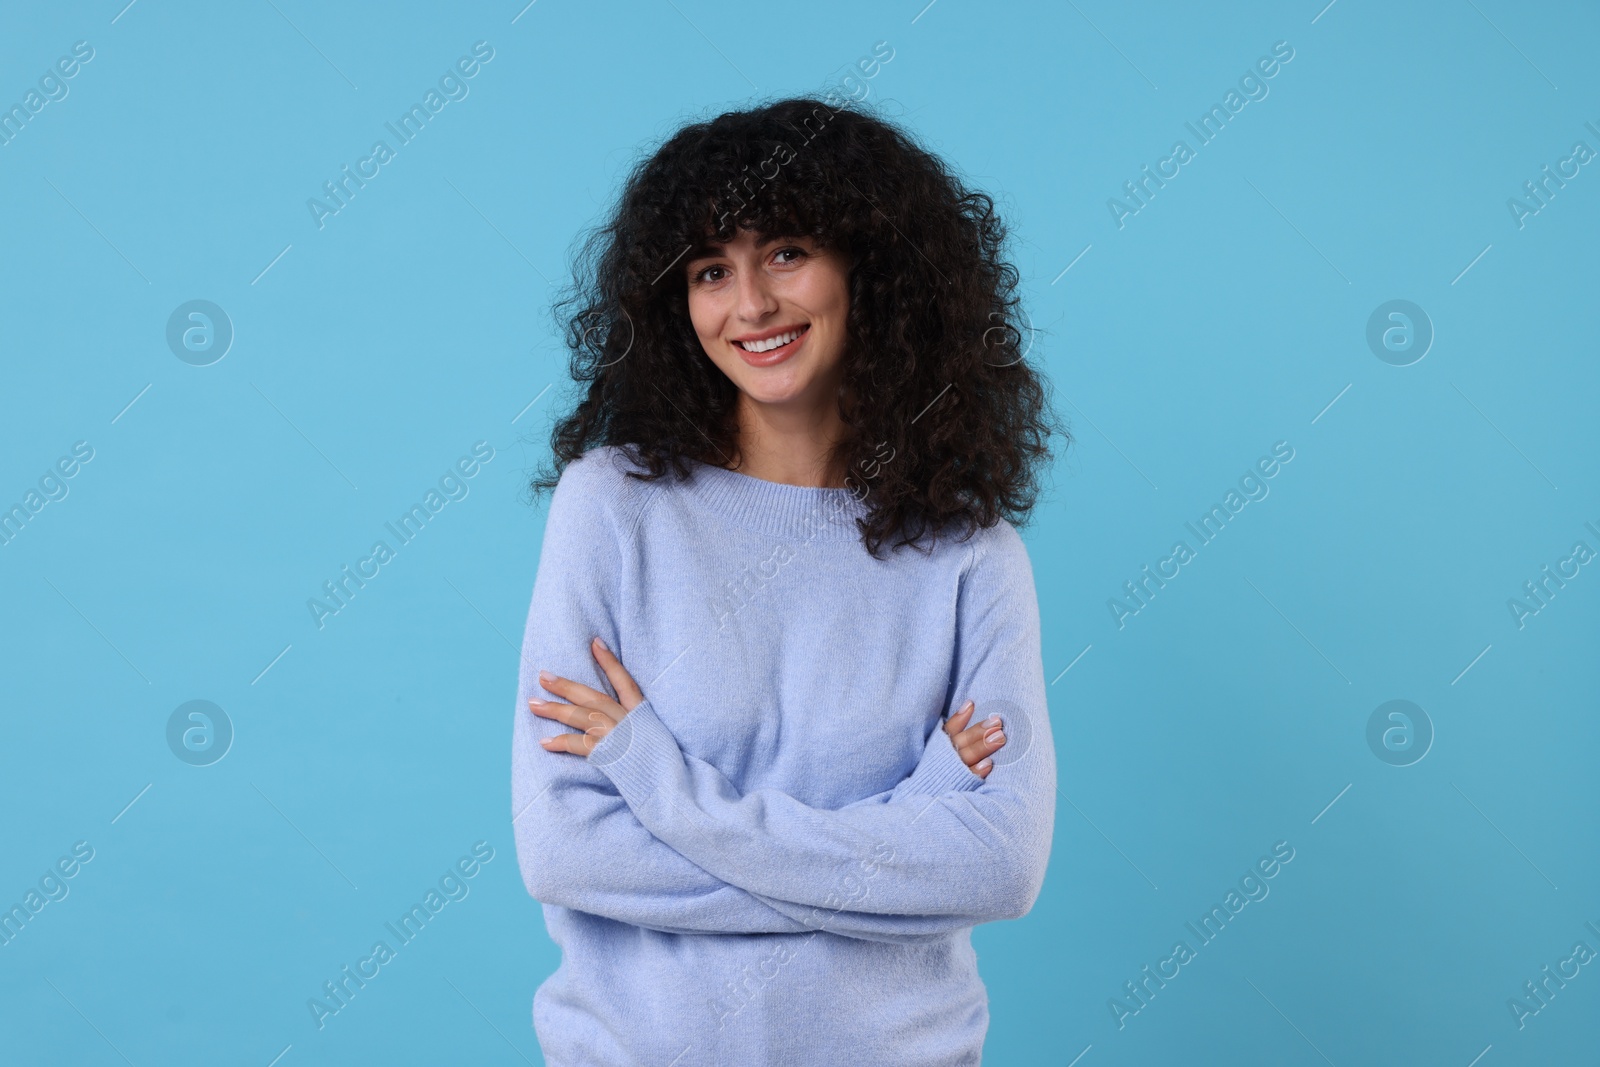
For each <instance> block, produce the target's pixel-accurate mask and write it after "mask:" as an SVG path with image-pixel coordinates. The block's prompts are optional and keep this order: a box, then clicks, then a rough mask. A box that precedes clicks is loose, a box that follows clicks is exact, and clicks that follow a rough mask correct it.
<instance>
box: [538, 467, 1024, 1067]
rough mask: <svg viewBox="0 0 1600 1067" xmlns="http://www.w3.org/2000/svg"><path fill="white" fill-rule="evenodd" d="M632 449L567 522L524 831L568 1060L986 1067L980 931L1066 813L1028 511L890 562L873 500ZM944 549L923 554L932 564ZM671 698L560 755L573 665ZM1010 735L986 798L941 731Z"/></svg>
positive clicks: (547, 579)
mask: <svg viewBox="0 0 1600 1067" xmlns="http://www.w3.org/2000/svg"><path fill="white" fill-rule="evenodd" d="M687 462H688V465H689V466H690V467H691V468H692V472H693V473H692V477H691V478H689V479H687V480H684V481H679V480H677V478H676V476H675V475H674V474H672V473H671V471H670V470H669V472H668V474H667V475H666V476H665V477H664V478H662V479H659V480H657V481H653V482H652V481H643V480H639V479H635V478H631V477H627V476H626V475H625V472H626V471H627V470H629V469H633V470H642V469H643V468H642V467H640V466H636V465H634V464H633V462H632V461H631V459H630V458H629V456H628V454H627V453H626V452H625V451H624V450H623V449H621V448H618V447H616V446H607V447H602V448H597V449H593V450H591V451H590V452H588V453H587V454H585V455H584V456H583V457H582V458H581V459H579V460H576V461H574V462H572V463H571V464H569V465H568V466H567V468H566V469H565V470H564V472H563V474H562V477H561V479H560V483H559V485H558V486H557V487H556V490H555V492H554V494H553V496H552V498H551V501H550V509H549V514H548V517H547V519H546V525H545V531H544V544H543V549H542V552H541V556H540V559H539V570H538V576H537V578H536V579H535V582H534V589H533V601H532V604H531V605H530V607H529V611H528V621H527V629H526V633H525V637H524V639H523V649H522V662H521V671H520V684H519V686H518V691H517V707H516V724H515V729H514V734H513V739H512V774H511V782H512V815H513V819H512V824H513V828H514V831H515V840H516V846H517V858H518V864H519V866H520V867H521V871H522V877H523V882H524V884H525V885H526V886H527V889H528V892H529V893H530V894H531V895H532V896H533V897H534V898H535V899H537V900H539V901H541V902H542V903H543V905H544V918H545V923H546V926H547V928H548V930H549V932H550V937H551V938H552V940H554V941H555V943H556V944H557V945H558V946H559V947H560V949H561V953H562V962H561V964H560V966H559V967H558V968H557V969H556V971H555V973H554V974H552V975H551V976H550V977H549V978H548V979H547V980H546V981H545V982H544V983H543V984H541V985H540V986H539V988H538V991H537V993H536V994H535V996H534V999H533V1023H534V1027H535V1030H536V1032H537V1035H538V1038H539V1043H540V1045H541V1047H542V1049H543V1051H544V1055H545V1061H546V1062H547V1063H548V1064H550V1065H552V1067H578V1065H580V1064H581V1065H605V1067H636V1065H650V1067H669V1065H670V1067H700V1065H705V1067H710V1065H732V1067H753V1065H760V1064H777V1063H784V1064H793V1065H811V1064H817V1065H824V1064H825V1065H828V1067H837V1065H839V1064H854V1065H859V1067H879V1065H884V1067H887V1065H900V1064H905V1065H908V1067H909V1065H913V1064H914V1065H916V1067H945V1065H956V1064H977V1063H979V1062H980V1057H981V1054H982V1049H983V1039H984V1034H985V1031H986V1029H987V1027H988V1020H989V1014H988V998H987V994H986V991H985V989H984V986H983V983H982V981H981V980H980V979H979V976H978V967H977V956H976V954H975V953H974V951H973V948H972V943H971V937H970V935H971V930H972V927H973V925H974V924H976V923H981V922H990V921H993V920H996V919H1015V918H1019V917H1021V916H1022V915H1024V914H1025V913H1026V912H1027V911H1028V910H1029V909H1030V908H1031V907H1032V905H1033V902H1034V900H1035V898H1036V897H1037V896H1038V894H1039V890H1040V887H1041V885H1042V883H1043V880H1044V873H1045V867H1046V864H1047V862H1048V860H1049V854H1050V840H1051V832H1052V829H1053V826H1054V819H1055V799H1056V790H1055V780H1056V777H1055V776H1056V767H1055V753H1054V748H1053V744H1052V741H1051V730H1050V720H1049V716H1048V710H1047V708H1046V704H1045V683H1044V670H1043V664H1042V661H1041V658H1040V644H1039V608H1038V601H1037V597H1036V594H1035V591H1034V586H1033V572H1032V567H1031V564H1030V562H1029V559H1028V554H1027V550H1026V548H1025V546H1024V545H1023V542H1022V539H1021V537H1020V536H1019V535H1018V534H1017V532H1016V530H1015V529H1014V528H1013V527H1012V526H1011V525H1010V524H1009V523H1007V522H1006V521H1004V520H1001V521H1000V522H999V523H998V524H997V525H995V526H992V527H988V528H983V529H979V530H978V531H977V532H976V533H975V534H973V535H972V536H971V537H970V538H969V539H967V540H966V541H957V540H956V539H955V538H954V536H942V537H941V538H940V539H939V541H938V543H937V545H936V546H935V547H934V549H933V551H932V552H931V553H926V552H925V551H923V550H919V549H917V548H911V547H902V548H898V549H893V550H890V551H889V552H888V553H887V555H886V556H885V557H884V558H883V559H878V560H875V559H873V558H872V556H871V555H870V554H868V552H867V551H866V549H865V547H864V546H863V545H862V543H861V540H860V532H859V529H858V527H857V526H856V524H855V521H854V520H855V519H856V518H857V517H859V516H863V515H865V514H867V512H868V510H869V508H868V505H867V504H866V503H865V502H863V501H862V500H860V499H857V497H856V496H855V495H854V494H853V493H852V491H851V490H849V489H829V488H811V487H802V486H792V485H784V484H781V483H777V482H769V481H766V480H764V479H760V478H754V477H751V476H749V475H746V474H740V473H737V472H735V471H729V470H726V469H724V468H721V467H714V466H710V465H707V464H703V463H697V462H695V461H692V460H690V461H687ZM926 547H927V542H926V541H924V542H923V543H922V548H923V549H924V550H925V549H926ZM595 636H599V637H600V638H601V639H602V640H604V641H605V642H606V644H607V645H608V646H609V647H610V648H611V649H612V650H613V651H614V652H615V653H616V655H617V657H618V658H619V659H620V660H621V661H622V664H623V666H624V667H626V668H627V670H628V672H629V674H631V675H632V677H633V678H634V680H635V681H637V682H638V684H639V686H640V688H641V689H642V690H643V692H644V695H645V700H644V701H643V702H642V703H640V704H639V705H638V706H636V707H635V708H633V709H632V711H630V712H629V713H628V714H627V715H626V716H625V717H624V718H623V719H622V721H621V722H620V723H619V724H618V725H617V727H616V728H615V729H613V730H612V731H611V733H609V734H608V735H606V737H605V738H604V739H603V740H601V741H600V742H599V743H598V744H597V745H596V746H595V748H594V750H593V751H592V753H591V754H590V755H589V756H587V757H581V756H577V755H573V754H570V753H564V752H551V751H547V750H545V749H544V748H543V747H541V746H540V745H539V743H538V740H539V738H540V737H544V736H548V735H550V734H554V733H560V732H564V731H566V730H568V729H569V728H568V727H566V726H564V725H562V724H560V723H557V722H554V721H553V720H550V719H545V718H541V717H537V716H534V715H533V714H532V713H531V712H530V711H529V710H528V706H527V702H528V699H529V698H530V697H534V696H538V697H541V698H544V699H556V700H560V699H561V698H560V697H557V696H556V695H555V694H553V693H550V692H547V691H545V690H543V689H542V687H540V686H539V684H538V673H539V671H540V669H541V668H542V669H545V670H549V671H551V672H552V673H554V674H556V675H559V676H561V677H564V678H570V679H573V680H575V681H579V682H582V683H584V684H586V685H590V686H593V687H594V688H596V689H599V690H602V691H604V692H608V693H611V692H613V690H612V689H611V687H610V685H609V684H608V682H607V681H606V679H605V675H604V672H603V671H602V670H601V668H600V665H599V664H598V663H597V662H596V661H595V659H594V657H593V654H592V653H591V652H590V649H589V642H590V639H591V638H593V637H595ZM969 698H970V699H972V700H974V701H975V702H976V704H977V708H976V711H975V713H974V715H973V718H972V721H973V722H974V723H977V722H979V721H981V720H983V719H986V718H987V717H988V716H989V715H991V714H996V713H998V714H999V715H1000V716H1001V717H1002V720H1003V723H1004V727H1005V731H1006V736H1007V743H1006V745H1005V747H1003V748H1002V749H1000V751H999V752H998V753H996V755H995V757H994V762H995V766H994V769H993V770H992V771H990V773H989V775H988V777H987V778H979V777H978V776H977V775H975V774H973V773H972V772H971V771H969V770H968V769H967V767H966V766H965V765H964V764H963V763H962V762H961V759H960V757H959V755H958V754H957V753H956V751H955V748H954V746H953V745H952V744H951V742H950V739H949V736H948V735H947V734H946V733H945V732H944V730H943V729H942V719H943V717H945V716H947V715H951V714H954V713H955V712H956V711H957V710H959V709H960V708H961V706H962V705H963V704H964V703H965V702H966V701H967V700H968V699H969Z"/></svg>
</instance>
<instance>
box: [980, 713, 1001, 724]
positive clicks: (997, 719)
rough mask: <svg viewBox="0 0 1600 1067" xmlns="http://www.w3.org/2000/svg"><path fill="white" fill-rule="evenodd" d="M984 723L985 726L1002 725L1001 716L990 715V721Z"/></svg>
mask: <svg viewBox="0 0 1600 1067" xmlns="http://www.w3.org/2000/svg"><path fill="white" fill-rule="evenodd" d="M984 725H985V726H999V725H1000V716H998V715H991V716H989V721H988V722H986V723H984Z"/></svg>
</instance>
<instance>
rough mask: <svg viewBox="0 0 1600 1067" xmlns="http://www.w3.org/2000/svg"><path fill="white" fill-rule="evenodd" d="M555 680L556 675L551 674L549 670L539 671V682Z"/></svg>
mask: <svg viewBox="0 0 1600 1067" xmlns="http://www.w3.org/2000/svg"><path fill="white" fill-rule="evenodd" d="M555 680H556V676H555V675H553V674H551V673H550V672H549V671H540V672H539V681H541V682H553V681H555Z"/></svg>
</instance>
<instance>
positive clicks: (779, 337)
mask: <svg viewBox="0 0 1600 1067" xmlns="http://www.w3.org/2000/svg"><path fill="white" fill-rule="evenodd" d="M809 329H811V324H810V323H806V324H805V325H804V326H791V327H789V328H787V329H784V330H781V331H779V332H777V333H771V334H768V335H767V336H765V337H762V338H759V339H755V340H751V339H748V338H746V339H743V340H737V341H734V342H733V343H734V344H736V345H738V346H739V347H740V348H742V349H744V350H745V351H746V352H755V353H761V352H771V351H772V350H773V349H776V348H782V347H783V346H784V345H786V344H788V343H789V342H791V341H793V340H794V339H795V338H797V337H799V336H800V335H801V334H803V333H805V332H806V331H807V330H809Z"/></svg>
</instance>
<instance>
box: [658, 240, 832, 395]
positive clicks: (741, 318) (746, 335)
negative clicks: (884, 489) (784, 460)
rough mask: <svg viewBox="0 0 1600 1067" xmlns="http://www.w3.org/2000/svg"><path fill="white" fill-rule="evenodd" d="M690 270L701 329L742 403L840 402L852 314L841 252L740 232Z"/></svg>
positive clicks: (692, 303) (704, 253)
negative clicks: (848, 327) (847, 337)
mask: <svg viewBox="0 0 1600 1067" xmlns="http://www.w3.org/2000/svg"><path fill="white" fill-rule="evenodd" d="M686 270H687V271H688V275H689V317H690V319H692V320H693V322H694V330H695V333H696V334H697V335H698V336H699V338H700V345H701V347H702V348H704V349H705V352H706V355H707V356H710V357H711V361H712V362H713V363H715V364H716V365H717V366H718V368H720V369H721V371H722V373H723V374H726V375H727V376H728V378H729V379H730V380H731V381H732V382H733V384H734V385H736V386H738V387H739V391H740V392H741V393H742V394H743V397H742V398H741V403H751V402H753V403H758V404H772V405H781V406H786V407H793V408H797V409H803V408H806V407H822V406H824V405H834V406H836V404H837V395H838V384H839V381H840V380H841V378H842V377H843V360H844V350H845V340H846V336H847V334H846V316H847V314H848V312H849V310H850V291H849V284H848V276H849V267H848V265H847V264H846V263H845V262H844V257H843V256H842V255H841V254H840V253H839V252H838V251H837V250H835V249H822V248H819V247H817V245H816V243H815V242H813V241H812V240H810V239H809V238H804V237H775V238H767V239H764V240H763V239H760V238H757V237H756V235H755V234H754V233H752V232H750V231H749V230H739V231H737V233H736V235H735V237H734V239H733V240H732V241H730V242H729V243H728V244H726V245H721V246H717V245H711V246H708V247H707V248H703V249H700V250H699V251H697V253H696V254H695V258H693V259H691V260H690V261H689V263H688V265H687V267H686Z"/></svg>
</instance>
